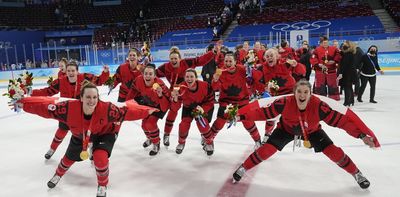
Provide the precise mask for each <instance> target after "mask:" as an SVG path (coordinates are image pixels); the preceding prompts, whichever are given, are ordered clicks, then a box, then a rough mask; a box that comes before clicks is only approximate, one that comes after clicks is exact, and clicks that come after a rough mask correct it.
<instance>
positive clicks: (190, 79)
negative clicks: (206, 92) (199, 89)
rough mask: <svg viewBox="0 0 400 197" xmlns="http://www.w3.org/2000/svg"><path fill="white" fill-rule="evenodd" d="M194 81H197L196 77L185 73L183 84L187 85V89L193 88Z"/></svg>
mask: <svg viewBox="0 0 400 197" xmlns="http://www.w3.org/2000/svg"><path fill="white" fill-rule="evenodd" d="M196 80H197V78H196V75H195V74H194V73H193V72H191V71H188V72H186V74H185V82H186V83H187V84H188V85H189V87H193V86H194V84H195V83H196Z"/></svg>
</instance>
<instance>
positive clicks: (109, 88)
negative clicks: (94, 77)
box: [104, 77, 115, 95]
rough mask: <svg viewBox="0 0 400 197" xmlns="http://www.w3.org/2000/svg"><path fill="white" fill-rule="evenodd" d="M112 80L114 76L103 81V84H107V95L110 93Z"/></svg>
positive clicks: (112, 85) (112, 86)
mask: <svg viewBox="0 0 400 197" xmlns="http://www.w3.org/2000/svg"><path fill="white" fill-rule="evenodd" d="M114 81H115V79H114V77H108V79H107V81H106V82H104V85H107V87H108V94H107V95H110V93H111V91H112V90H113V89H114Z"/></svg>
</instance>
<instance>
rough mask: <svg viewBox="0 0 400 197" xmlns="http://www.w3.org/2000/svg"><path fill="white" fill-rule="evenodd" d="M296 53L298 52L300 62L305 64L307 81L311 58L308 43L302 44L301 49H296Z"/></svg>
mask: <svg viewBox="0 0 400 197" xmlns="http://www.w3.org/2000/svg"><path fill="white" fill-rule="evenodd" d="M298 53H300V54H299V55H300V63H302V64H304V66H306V76H305V78H306V79H307V81H309V80H310V75H311V63H310V58H311V52H310V46H309V45H308V44H303V46H302V47H301V49H298Z"/></svg>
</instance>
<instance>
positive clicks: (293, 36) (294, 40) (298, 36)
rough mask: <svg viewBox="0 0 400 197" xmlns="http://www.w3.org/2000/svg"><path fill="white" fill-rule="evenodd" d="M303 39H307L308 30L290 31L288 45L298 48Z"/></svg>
mask: <svg viewBox="0 0 400 197" xmlns="http://www.w3.org/2000/svg"><path fill="white" fill-rule="evenodd" d="M304 40H307V41H308V40H309V32H308V30H298V31H290V46H291V47H292V48H295V49H297V48H300V47H301V45H302V43H303V41H304Z"/></svg>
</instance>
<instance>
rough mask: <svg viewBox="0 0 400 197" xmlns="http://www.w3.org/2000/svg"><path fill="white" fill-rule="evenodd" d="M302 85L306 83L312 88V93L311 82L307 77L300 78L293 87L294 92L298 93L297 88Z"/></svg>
mask: <svg viewBox="0 0 400 197" xmlns="http://www.w3.org/2000/svg"><path fill="white" fill-rule="evenodd" d="M301 85H305V86H307V87H308V88H309V89H310V93H311V83H310V82H309V81H308V80H307V79H304V78H303V79H300V80H299V81H298V82H297V83H296V84H295V85H294V87H293V93H296V89H297V88H298V87H299V86H301Z"/></svg>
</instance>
